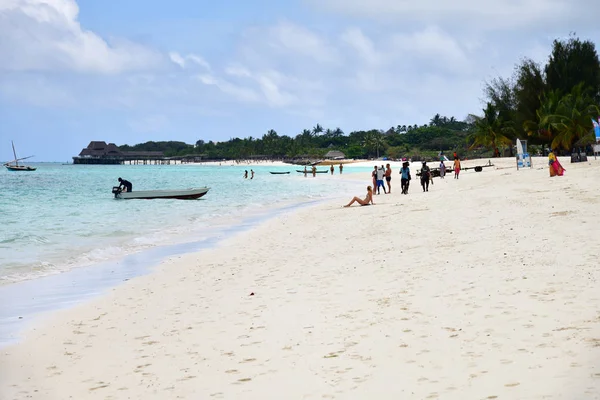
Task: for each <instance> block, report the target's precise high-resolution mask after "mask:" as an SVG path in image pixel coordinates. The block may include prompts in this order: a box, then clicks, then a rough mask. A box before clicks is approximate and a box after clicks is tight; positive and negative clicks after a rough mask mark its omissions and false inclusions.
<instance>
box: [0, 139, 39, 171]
mask: <svg viewBox="0 0 600 400" xmlns="http://www.w3.org/2000/svg"><path fill="white" fill-rule="evenodd" d="M11 143H12V149H13V155H14V156H15V159H14V160H12V161H9V162H7V163H4V166H5V167H6V169H7V170H9V171H35V170H36V169H37V168H35V167H30V166H29V165H19V161H21V160H26V159H28V158H31V157H33V156H29V157H23V158H17V152H16V151H15V143H14V142H13V141H12V140H11ZM11 163H14V164H11Z"/></svg>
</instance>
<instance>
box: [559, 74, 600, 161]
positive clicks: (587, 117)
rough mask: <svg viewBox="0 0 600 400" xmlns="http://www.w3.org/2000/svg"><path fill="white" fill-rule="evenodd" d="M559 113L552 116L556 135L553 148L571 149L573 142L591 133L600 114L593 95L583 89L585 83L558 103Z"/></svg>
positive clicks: (577, 86) (576, 87)
mask: <svg viewBox="0 0 600 400" xmlns="http://www.w3.org/2000/svg"><path fill="white" fill-rule="evenodd" d="M556 111H557V113H556V115H555V116H552V117H551V119H552V120H553V122H552V127H553V128H554V129H555V130H556V136H555V137H554V139H553V140H552V148H553V149H554V148H560V147H562V148H563V149H567V150H570V149H572V148H573V144H574V143H575V142H576V141H578V140H580V139H582V138H583V137H585V136H586V135H588V134H589V133H590V131H591V130H592V128H593V125H592V119H593V118H595V117H597V116H598V115H599V114H600V109H599V108H598V106H597V105H595V104H594V102H593V100H592V97H591V96H589V95H588V94H587V93H586V92H585V91H584V90H583V83H581V84H579V85H576V86H575V87H574V88H573V90H572V91H571V93H569V94H567V95H566V96H564V97H563V98H562V99H561V100H560V101H559V103H558V107H557V110H556Z"/></svg>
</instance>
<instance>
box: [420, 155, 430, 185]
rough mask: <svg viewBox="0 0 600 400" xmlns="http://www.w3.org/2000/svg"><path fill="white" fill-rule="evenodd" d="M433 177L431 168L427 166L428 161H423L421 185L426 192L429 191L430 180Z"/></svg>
mask: <svg viewBox="0 0 600 400" xmlns="http://www.w3.org/2000/svg"><path fill="white" fill-rule="evenodd" d="M430 179H431V170H430V169H429V167H428V166H427V162H425V161H423V166H422V167H421V186H422V187H423V191H424V192H429V180H430Z"/></svg>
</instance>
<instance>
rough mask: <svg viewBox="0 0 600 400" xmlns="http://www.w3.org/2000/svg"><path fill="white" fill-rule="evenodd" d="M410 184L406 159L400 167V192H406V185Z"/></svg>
mask: <svg viewBox="0 0 600 400" xmlns="http://www.w3.org/2000/svg"><path fill="white" fill-rule="evenodd" d="M409 185H410V168H408V161H405V162H403V163H402V168H401V169H400V187H401V189H402V194H408V186H409Z"/></svg>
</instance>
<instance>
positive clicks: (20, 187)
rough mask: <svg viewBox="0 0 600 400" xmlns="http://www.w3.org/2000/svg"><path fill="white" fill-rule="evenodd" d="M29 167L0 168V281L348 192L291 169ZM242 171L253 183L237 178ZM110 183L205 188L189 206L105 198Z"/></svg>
mask: <svg viewBox="0 0 600 400" xmlns="http://www.w3.org/2000/svg"><path fill="white" fill-rule="evenodd" d="M37 167H38V170H37V171H35V172H9V171H7V170H3V171H0V188H2V190H0V285H1V284H8V283H13V282H19V281H23V280H27V279H33V278H39V277H42V276H46V275H51V274H56V273H60V272H64V271H68V270H70V269H72V268H75V267H80V266H89V265H94V264H98V263H102V262H106V261H110V260H113V261H115V260H119V259H121V258H123V257H124V256H126V255H128V254H132V253H136V252H139V251H141V250H144V249H149V248H153V247H156V246H164V245H172V244H177V243H184V242H194V241H200V240H203V239H206V238H208V237H211V236H212V235H211V232H212V231H214V230H216V229H223V228H224V227H227V226H232V225H235V224H237V223H239V222H240V221H242V219H243V218H247V217H251V216H253V215H261V214H264V213H265V212H268V210H269V209H270V208H277V207H281V206H284V205H289V204H297V203H301V202H305V201H309V200H315V199H324V198H328V197H331V196H334V195H340V194H346V193H349V194H353V192H352V190H354V189H353V188H352V187H357V186H356V183H355V182H349V181H346V180H341V179H338V176H337V175H335V176H333V177H332V176H330V175H329V174H317V177H316V178H313V177H310V176H309V177H306V178H305V177H304V175H303V174H299V173H296V172H295V170H296V169H299V168H298V167H295V166H284V167H272V166H271V167H263V166H246V165H243V166H202V165H114V166H113V165H106V166H104V165H98V166H96V165H93V166H85V165H62V164H53V163H49V164H38V165H37ZM250 168H252V169H254V171H255V172H256V175H255V178H254V179H253V180H250V179H243V174H244V170H248V171H249V170H250ZM269 171H290V172H291V173H290V174H289V175H271V174H269ZM348 172H351V171H350V170H349V171H348ZM336 174H337V171H336ZM118 177H123V178H124V179H127V180H129V181H131V182H132V183H133V190H134V191H135V190H152V189H176V188H190V187H202V186H208V187H210V191H209V192H208V194H207V195H206V196H204V197H203V198H201V199H199V200H189V201H182V200H151V201H148V200H115V199H114V197H113V195H112V193H111V189H112V187H113V186H116V185H117V184H118V182H117V178H118Z"/></svg>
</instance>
